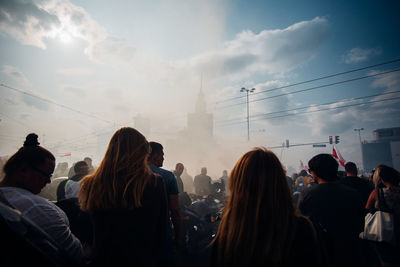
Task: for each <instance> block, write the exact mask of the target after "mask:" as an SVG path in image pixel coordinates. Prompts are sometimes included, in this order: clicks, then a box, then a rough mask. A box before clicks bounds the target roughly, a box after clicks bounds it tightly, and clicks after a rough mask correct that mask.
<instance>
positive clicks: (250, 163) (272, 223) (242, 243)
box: [215, 148, 295, 266]
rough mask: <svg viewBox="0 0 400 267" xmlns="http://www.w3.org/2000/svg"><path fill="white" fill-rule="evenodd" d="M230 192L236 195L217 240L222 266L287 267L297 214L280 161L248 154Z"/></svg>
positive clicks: (261, 152) (263, 153)
mask: <svg viewBox="0 0 400 267" xmlns="http://www.w3.org/2000/svg"><path fill="white" fill-rule="evenodd" d="M228 187H229V190H230V196H229V198H228V203H227V206H226V208H225V211H224V215H223V218H222V220H221V223H220V225H219V228H218V233H217V235H216V239H215V240H216V242H218V245H219V246H218V249H219V253H218V254H219V255H220V258H219V260H218V261H219V263H221V264H222V262H223V263H224V265H225V266H246V265H251V266H261V265H262V266H264V265H268V264H272V263H275V264H276V263H277V264H278V265H283V263H284V261H285V260H286V259H287V257H289V255H288V253H289V247H290V245H291V244H289V243H290V242H291V240H292V237H293V234H294V233H293V230H294V229H293V224H294V218H295V214H294V213H295V210H294V207H293V202H292V197H291V193H290V189H289V186H288V183H287V180H286V176H285V172H284V169H283V167H282V164H281V162H280V161H279V159H278V157H277V156H276V155H275V154H274V153H273V152H271V151H270V150H267V149H265V148H255V149H253V150H251V151H249V152H247V153H246V154H244V155H243V156H242V157H241V158H240V159H239V161H238V162H237V163H236V165H235V167H234V168H233V170H232V172H231V174H230V177H229V181H228ZM285 257H286V258H285ZM260 263H261V264H260Z"/></svg>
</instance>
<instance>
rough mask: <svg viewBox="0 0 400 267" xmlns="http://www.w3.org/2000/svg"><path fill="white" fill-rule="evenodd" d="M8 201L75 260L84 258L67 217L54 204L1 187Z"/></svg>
mask: <svg viewBox="0 0 400 267" xmlns="http://www.w3.org/2000/svg"><path fill="white" fill-rule="evenodd" d="M0 191H1V192H2V193H3V195H4V197H5V198H6V199H7V201H8V202H9V203H10V204H11V205H12V206H13V207H14V208H16V209H18V210H19V211H20V212H21V213H22V215H23V216H25V217H27V218H28V219H30V220H31V221H33V222H34V223H35V224H36V225H38V226H39V227H40V228H41V229H42V230H43V231H45V232H46V233H47V234H48V235H49V236H51V237H52V238H53V239H54V241H56V242H57V243H58V244H59V246H60V247H61V248H63V249H65V251H66V252H67V253H68V254H69V255H70V256H71V257H72V258H74V259H76V260H77V261H80V260H81V258H82V245H81V242H80V241H79V239H77V238H76V237H75V236H74V235H73V234H72V233H71V230H70V229H69V221H68V217H67V215H65V213H64V212H63V211H62V210H61V209H60V208H59V207H57V206H56V205H55V204H54V203H52V202H50V201H48V200H47V199H44V198H42V197H41V196H38V195H34V194H32V193H31V192H30V191H28V190H25V189H22V188H18V187H0Z"/></svg>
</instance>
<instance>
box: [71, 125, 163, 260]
mask: <svg viewBox="0 0 400 267" xmlns="http://www.w3.org/2000/svg"><path fill="white" fill-rule="evenodd" d="M149 152H150V146H149V143H148V142H147V141H146V138H145V137H144V136H143V135H142V134H141V133H140V132H138V131H137V130H135V129H133V128H128V127H126V128H121V129H119V130H118V131H117V132H116V133H115V134H114V135H113V137H112V138H111V140H110V143H109V145H108V148H107V151H106V153H105V156H104V158H103V160H102V162H101V163H100V166H99V167H98V168H97V170H96V171H95V172H94V173H93V174H90V175H88V176H86V177H85V178H83V180H82V181H81V189H80V192H79V197H78V198H79V203H80V206H81V209H82V210H83V211H87V212H89V214H90V216H91V218H92V222H93V235H94V237H93V238H94V240H93V246H92V255H91V256H90V258H91V261H92V263H93V265H95V266H159V265H161V263H162V262H163V260H165V259H162V255H163V254H162V249H163V247H164V245H165V238H166V230H167V228H166V225H167V199H166V193H165V185H164V182H163V180H162V179H161V177H160V176H157V175H154V174H152V173H151V172H150V169H149V167H148V165H147V157H148V155H149Z"/></svg>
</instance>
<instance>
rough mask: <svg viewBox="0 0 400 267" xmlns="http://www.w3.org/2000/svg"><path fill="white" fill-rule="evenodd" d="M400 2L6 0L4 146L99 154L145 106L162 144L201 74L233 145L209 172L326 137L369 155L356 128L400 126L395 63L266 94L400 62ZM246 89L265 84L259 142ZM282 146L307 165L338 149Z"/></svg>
mask: <svg viewBox="0 0 400 267" xmlns="http://www.w3.org/2000/svg"><path fill="white" fill-rule="evenodd" d="M399 10H400V2H399V1H382V0H379V1H378V0H377V1H368V0H365V1H337V0H335V1H333V0H332V1H321V0H315V1H299V0H297V1H222V0H221V1H212V0H199V1H190V0H181V1H127V0H126V1H115V0H114V1H104V0H82V1H27V0H18V1H8V0H0V48H1V49H0V83H1V84H2V85H3V86H0V101H1V104H0V118H1V121H0V155H8V154H12V153H14V152H15V151H16V150H17V149H18V148H19V147H20V146H21V145H22V143H23V140H24V138H25V136H26V134H28V133H30V132H36V133H38V134H39V135H40V140H39V141H40V142H41V143H42V145H44V146H45V147H47V148H49V149H50V150H51V151H52V152H53V153H55V154H56V156H57V160H58V161H64V160H66V161H76V160H78V159H81V158H83V156H86V155H89V156H91V157H93V158H94V160H95V163H97V162H98V161H99V160H100V159H101V157H102V156H103V153H104V150H105V145H106V143H107V141H108V140H109V138H110V136H111V135H112V133H113V132H114V131H115V129H117V128H119V127H121V126H133V125H134V122H133V121H134V119H133V118H134V117H135V116H137V115H138V114H141V115H142V116H144V117H147V118H149V120H150V124H151V131H152V133H151V134H150V136H147V137H148V139H149V140H158V141H160V142H165V141H166V140H168V139H169V138H174V136H175V135H176V133H178V132H179V131H181V130H182V129H184V128H185V127H186V114H187V113H188V112H193V111H194V105H195V101H196V98H197V94H198V92H199V89H200V86H201V80H202V88H203V91H204V93H205V96H206V99H207V104H208V105H207V109H208V112H211V113H213V114H214V128H215V130H214V133H215V140H216V142H217V143H218V144H220V145H221V147H223V146H226V147H229V149H230V150H232V151H235V153H230V155H229V157H232V159H231V160H228V162H229V163H226V161H225V163H224V166H222V165H221V171H220V170H217V169H218V167H215V168H214V169H213V173H212V174H213V175H215V176H216V175H218V174H219V173H220V172H222V169H223V168H231V166H230V165H231V163H232V164H233V162H234V161H236V160H237V159H238V157H239V156H240V155H241V154H242V153H244V152H245V151H246V150H248V149H250V148H251V147H254V146H267V147H268V146H269V147H272V146H279V145H281V144H282V142H284V141H285V140H286V139H289V140H290V143H291V144H301V143H309V142H325V141H328V136H329V135H333V136H335V135H340V143H339V144H338V145H337V147H338V149H339V150H340V153H341V154H342V156H343V157H344V158H345V159H346V160H351V161H355V162H356V163H360V158H361V156H360V145H359V137H358V134H357V133H356V132H355V131H354V130H353V129H354V128H361V127H363V128H364V129H365V130H364V131H363V132H361V134H362V139H363V140H364V139H365V140H371V139H372V131H373V130H375V129H377V128H387V127H399V126H400V105H399V103H400V101H399V99H398V98H399V97H400V94H399V93H398V92H399V91H400V72H399V71H395V70H397V69H399V68H400V61H397V62H393V63H390V64H384V65H379V66H375V67H371V68H365V69H362V70H359V71H354V72H350V73H346V74H343V75H338V76H335V77H331V78H328V79H321V80H317V81H314V82H309V83H305V84H301V85H297V86H290V87H286V88H281V89H276V90H273V91H269V92H263V91H265V90H268V89H274V88H277V87H283V86H287V85H292V84H296V83H299V82H303V81H308V80H312V79H317V78H321V77H325V76H328V75H332V74H337V73H342V72H347V71H351V70H356V69H360V68H364V67H369V66H373V65H376V64H380V63H386V62H389V61H393V60H396V59H400V50H399V48H400V19H399V17H398V12H399ZM392 70H394V71H393V72H390V73H384V72H389V71H392ZM381 73H383V74H381ZM365 76H371V77H368V78H362V79H361V77H365ZM201 77H202V79H201ZM356 78H360V79H356ZM342 81H343V82H342ZM340 82H342V83H340ZM332 83H337V84H335V85H331V86H323V87H321V88H315V87H318V86H322V85H329V84H332ZM9 87H11V88H9ZM241 87H246V88H253V87H254V88H256V91H255V94H252V95H250V131H251V140H250V142H247V128H246V127H247V124H246V104H245V102H246V98H239V97H243V96H245V94H244V93H241V92H240V88H241ZM305 89H310V90H305ZM311 89H312V90H311ZM299 90H305V91H303V92H297V91H299ZM391 92H392V93H391ZM31 94H33V95H35V96H37V97H32V96H31ZM278 95H281V96H278ZM271 96H275V97H272V98H271ZM232 98H235V99H232ZM229 99H231V100H229ZM387 99H389V100H387ZM253 101H254V102H253ZM338 101H343V102H338ZM361 103H366V104H364V105H360V104H361ZM321 104H328V105H324V106H321ZM340 106H347V107H344V108H340ZM300 108H304V109H300ZM289 109H295V110H294V111H291V112H290V114H292V115H290V116H282V115H287V114H289V113H288V112H284V113H276V112H278V111H285V110H289ZM320 109H326V111H318V110H320ZM266 113H272V114H269V115H263V114H266ZM293 113H296V115H293ZM270 117H277V118H270ZM268 118H269V119H268ZM274 151H275V152H276V153H277V155H278V156H280V157H281V160H282V162H283V163H284V164H285V165H287V166H292V167H293V168H295V169H298V166H299V161H300V160H302V161H303V162H307V161H308V160H309V159H310V158H311V157H312V156H313V155H315V154H317V153H322V152H329V153H330V152H331V147H329V146H328V147H327V148H312V147H311V146H299V147H293V148H289V149H283V150H282V149H275V150H274ZM65 153H71V154H72V157H70V158H62V157H59V156H61V155H63V154H65ZM168 153H170V154H172V153H173V151H166V167H167V168H172V167H173V166H172V165H173V164H174V162H173V160H169V161H168ZM227 157H228V156H227ZM175 159H179V155H174V160H175ZM182 161H184V159H182ZM230 162H231V163H230ZM215 164H216V165H217V166H218V162H217V163H215ZM195 172H196V171H192V174H195Z"/></svg>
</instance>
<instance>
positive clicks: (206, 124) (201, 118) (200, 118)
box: [186, 89, 214, 139]
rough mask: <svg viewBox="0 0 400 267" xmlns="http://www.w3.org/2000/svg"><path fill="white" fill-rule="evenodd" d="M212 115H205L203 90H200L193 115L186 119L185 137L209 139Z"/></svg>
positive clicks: (212, 126) (212, 127)
mask: <svg viewBox="0 0 400 267" xmlns="http://www.w3.org/2000/svg"><path fill="white" fill-rule="evenodd" d="M213 130H214V122H213V114H211V113H207V108H206V100H205V98H204V94H203V90H202V89H200V92H199V95H198V97H197V101H196V107H195V112H194V113H189V114H188V117H187V129H186V135H187V136H190V137H191V138H201V139H210V138H212V137H213Z"/></svg>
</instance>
